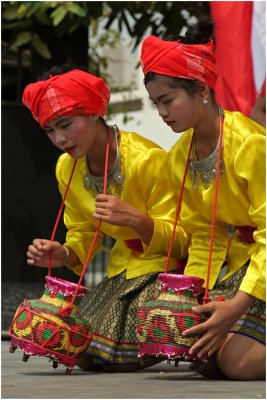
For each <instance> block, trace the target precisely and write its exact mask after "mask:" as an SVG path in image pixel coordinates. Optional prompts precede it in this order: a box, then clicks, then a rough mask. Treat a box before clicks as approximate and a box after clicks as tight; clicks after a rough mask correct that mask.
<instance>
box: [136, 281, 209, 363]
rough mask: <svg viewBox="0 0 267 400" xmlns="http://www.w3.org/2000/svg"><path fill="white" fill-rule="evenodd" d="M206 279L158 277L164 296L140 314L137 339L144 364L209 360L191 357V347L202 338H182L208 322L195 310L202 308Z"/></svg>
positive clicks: (146, 306)
mask: <svg viewBox="0 0 267 400" xmlns="http://www.w3.org/2000/svg"><path fill="white" fill-rule="evenodd" d="M203 283H204V280H203V279H201V278H197V277H194V276H186V275H176V274H167V273H162V274H159V284H160V289H161V294H160V295H159V297H158V298H157V299H155V300H152V301H149V302H147V303H145V304H144V305H143V306H142V307H141V308H140V309H139V311H138V313H137V339H138V341H139V357H140V359H141V362H142V361H144V360H151V359H153V358H155V357H157V358H158V359H159V360H164V359H168V360H175V361H176V363H177V362H178V361H179V360H180V361H194V360H199V361H203V362H204V361H206V359H207V357H206V356H204V357H201V359H199V358H197V355H196V354H189V350H190V348H191V346H192V345H193V344H194V343H195V342H196V341H197V340H198V339H199V338H200V337H201V335H194V336H191V337H183V336H182V332H183V331H185V330H186V329H189V328H191V327H193V326H194V325H196V324H200V323H202V322H204V321H206V319H207V317H205V316H204V315H202V314H197V313H195V312H194V311H193V310H192V307H194V306H197V305H199V301H198V299H199V298H201V295H202V292H203V290H202V285H203Z"/></svg>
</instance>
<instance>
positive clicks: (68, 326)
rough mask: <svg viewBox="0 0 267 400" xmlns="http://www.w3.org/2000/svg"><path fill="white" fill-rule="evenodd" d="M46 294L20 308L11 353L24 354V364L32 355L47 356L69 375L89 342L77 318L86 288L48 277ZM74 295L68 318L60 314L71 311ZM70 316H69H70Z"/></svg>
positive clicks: (22, 304) (87, 333)
mask: <svg viewBox="0 0 267 400" xmlns="http://www.w3.org/2000/svg"><path fill="white" fill-rule="evenodd" d="M45 279H46V285H45V291H44V293H43V295H42V297H41V298H40V299H38V300H24V301H23V302H22V303H21V304H20V306H19V307H18V309H17V311H16V313H15V316H14V319H13V321H12V324H11V327H10V329H9V334H10V336H11V346H10V352H11V353H14V351H15V350H16V348H17V347H19V348H20V349H22V350H23V351H24V354H23V357H22V360H23V361H27V360H28V358H29V357H30V356H31V355H39V356H47V357H49V359H50V360H52V361H53V367H54V368H56V367H57V366H58V364H63V365H65V366H66V367H67V369H66V373H71V371H72V369H73V367H74V365H75V364H76V362H77V356H78V355H79V354H80V353H81V352H83V351H84V350H85V349H86V348H87V346H88V344H89V342H90V340H91V336H90V334H89V328H88V326H87V324H86V322H85V321H83V320H82V319H81V318H80V317H79V314H78V305H79V303H80V301H81V299H82V297H83V296H84V295H85V294H86V292H87V288H86V287H84V286H80V287H79V291H78V293H77V294H75V291H76V288H77V284H75V283H72V282H68V281H65V280H63V279H60V278H55V277H51V276H46V278H45ZM74 294H75V300H74V304H73V309H72V310H71V312H70V314H69V315H66V316H64V315H62V313H60V310H62V309H63V308H65V307H68V306H69V304H70V303H71V301H72V299H73V296H74ZM67 314H68V313H67Z"/></svg>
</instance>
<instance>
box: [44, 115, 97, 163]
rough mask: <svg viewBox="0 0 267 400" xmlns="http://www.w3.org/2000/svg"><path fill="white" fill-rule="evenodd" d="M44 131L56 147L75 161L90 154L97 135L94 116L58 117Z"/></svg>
mask: <svg viewBox="0 0 267 400" xmlns="http://www.w3.org/2000/svg"><path fill="white" fill-rule="evenodd" d="M44 130H45V132H46V134H47V136H48V138H49V139H50V140H51V142H52V143H53V144H54V145H55V146H57V147H58V148H59V149H60V150H62V151H64V152H66V153H68V154H70V155H71V156H72V157H73V158H74V159H78V158H80V157H83V156H85V155H86V153H88V152H89V150H90V149H91V147H92V145H93V143H94V141H95V137H96V134H97V132H96V127H95V122H94V116H93V115H88V116H75V117H68V116H62V117H58V118H55V119H54V120H53V121H50V122H48V123H47V124H46V125H45V126H44Z"/></svg>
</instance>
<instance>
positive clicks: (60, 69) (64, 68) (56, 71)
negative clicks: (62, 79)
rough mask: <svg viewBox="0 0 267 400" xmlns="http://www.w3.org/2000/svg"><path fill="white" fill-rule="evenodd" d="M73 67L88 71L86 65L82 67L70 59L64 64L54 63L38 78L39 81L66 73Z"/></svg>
mask: <svg viewBox="0 0 267 400" xmlns="http://www.w3.org/2000/svg"><path fill="white" fill-rule="evenodd" d="M73 69H80V70H82V71H85V72H88V71H87V69H86V68H85V67H80V66H78V65H76V64H75V63H73V61H71V60H68V61H67V62H66V63H64V64H60V65H54V66H53V67H52V68H50V69H49V70H48V71H46V72H44V73H43V74H42V75H41V76H40V77H39V79H38V81H46V80H47V79H49V78H50V76H51V75H52V76H55V75H61V74H65V73H66V72H69V71H72V70H73Z"/></svg>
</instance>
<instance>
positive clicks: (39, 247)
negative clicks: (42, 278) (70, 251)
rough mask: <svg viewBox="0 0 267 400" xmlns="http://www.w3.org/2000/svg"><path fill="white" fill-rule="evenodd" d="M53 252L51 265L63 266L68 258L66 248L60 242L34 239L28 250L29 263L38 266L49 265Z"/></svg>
mask: <svg viewBox="0 0 267 400" xmlns="http://www.w3.org/2000/svg"><path fill="white" fill-rule="evenodd" d="M50 252H51V267H62V266H63V263H64V261H65V258H66V250H65V249H64V247H63V246H62V245H61V244H60V243H59V242H51V241H50V240H46V239H34V240H33V242H32V244H30V245H29V247H28V251H27V257H28V259H27V263H28V264H29V265H37V266H38V267H44V268H47V267H48V257H49V254H50Z"/></svg>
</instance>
